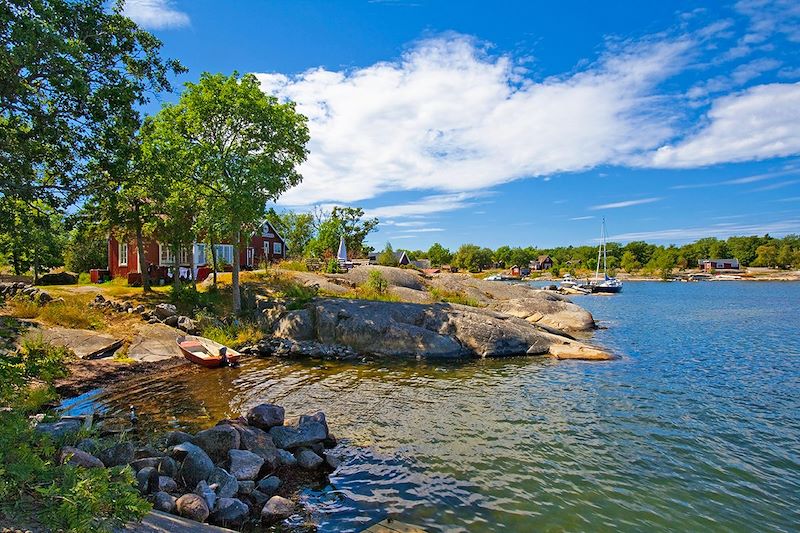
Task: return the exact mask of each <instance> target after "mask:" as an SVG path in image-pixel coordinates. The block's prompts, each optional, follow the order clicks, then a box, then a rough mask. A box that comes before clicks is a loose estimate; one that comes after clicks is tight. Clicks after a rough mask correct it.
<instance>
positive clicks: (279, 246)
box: [272, 242, 283, 256]
mask: <svg viewBox="0 0 800 533" xmlns="http://www.w3.org/2000/svg"><path fill="white" fill-rule="evenodd" d="M272 253H273V254H275V255H280V256H283V243H282V242H273V243H272Z"/></svg>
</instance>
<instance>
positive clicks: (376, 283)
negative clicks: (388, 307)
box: [365, 270, 389, 294]
mask: <svg viewBox="0 0 800 533" xmlns="http://www.w3.org/2000/svg"><path fill="white" fill-rule="evenodd" d="M365 285H366V287H367V288H368V289H370V290H372V291H375V292H377V293H378V294H386V292H388V290H389V282H388V281H386V278H384V277H383V274H381V273H380V272H379V271H378V270H370V272H369V277H368V278H367V281H366V283H365Z"/></svg>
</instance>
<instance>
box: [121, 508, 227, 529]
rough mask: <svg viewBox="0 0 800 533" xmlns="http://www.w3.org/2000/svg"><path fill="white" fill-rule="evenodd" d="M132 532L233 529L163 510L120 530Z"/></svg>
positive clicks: (153, 512)
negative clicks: (202, 522)
mask: <svg viewBox="0 0 800 533" xmlns="http://www.w3.org/2000/svg"><path fill="white" fill-rule="evenodd" d="M123 531H124V532H130V533H230V532H231V531H233V530H232V529H225V528H223V527H217V526H212V525H210V524H201V523H200V522H195V521H193V520H188V519H186V518H182V517H180V516H175V515H171V514H167V513H162V512H161V511H151V512H149V513H148V514H147V515H146V516H145V517H144V518H143V519H142V521H141V522H139V523H135V524H129V525H127V526H126V527H125V528H123V529H121V530H119V532H123Z"/></svg>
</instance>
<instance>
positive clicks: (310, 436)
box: [269, 422, 327, 450]
mask: <svg viewBox="0 0 800 533" xmlns="http://www.w3.org/2000/svg"><path fill="white" fill-rule="evenodd" d="M269 435H270V437H272V441H273V442H274V443H275V446H277V447H278V448H281V449H284V450H292V449H295V448H303V447H308V446H311V445H313V444H316V443H321V442H322V441H323V440H324V439H325V437H326V436H327V432H326V431H325V426H324V425H322V424H321V423H319V422H307V423H305V424H302V425H299V424H298V425H297V426H276V427H274V428H272V429H270V430H269Z"/></svg>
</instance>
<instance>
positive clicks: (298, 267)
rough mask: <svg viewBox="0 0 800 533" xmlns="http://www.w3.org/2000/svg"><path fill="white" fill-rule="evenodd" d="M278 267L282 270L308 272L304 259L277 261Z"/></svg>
mask: <svg viewBox="0 0 800 533" xmlns="http://www.w3.org/2000/svg"><path fill="white" fill-rule="evenodd" d="M278 268H282V269H283V270H293V271H295V272H308V267H307V266H306V263H305V261H297V260H287V261H281V262H280V263H278Z"/></svg>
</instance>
